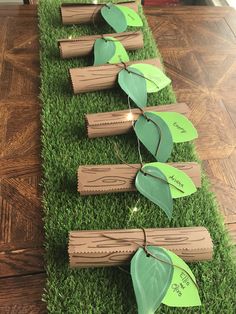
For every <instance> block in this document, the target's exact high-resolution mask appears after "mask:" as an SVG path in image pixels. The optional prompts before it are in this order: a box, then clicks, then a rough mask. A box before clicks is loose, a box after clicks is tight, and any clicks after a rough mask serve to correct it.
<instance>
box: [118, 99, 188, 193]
mask: <svg viewBox="0 0 236 314" xmlns="http://www.w3.org/2000/svg"><path fill="white" fill-rule="evenodd" d="M128 106H129V110H130V114H132V110H131V106H130V101H129V96H128ZM143 112H144V111H143ZM144 114H145V113H144ZM150 120H151V119H150ZM153 122H155V121H153ZM134 124H135V120H132V127H133V129H134V131H135V128H134ZM135 134H136V133H135ZM136 139H137V146H138V154H139V161H140V167H136V166H134V165H131V164H129V163H127V162H126V161H125V160H124V159H123V158H122V157H121V155H120V152H119V149H118V146H117V144H116V143H115V144H114V151H115V154H116V156H117V157H118V158H119V159H120V160H121V161H122V162H123V163H124V164H125V165H126V166H128V167H130V168H134V169H137V170H139V171H141V172H142V173H143V174H144V175H145V176H146V175H148V176H151V177H153V178H155V179H157V180H160V181H162V182H164V183H166V184H168V185H170V186H172V187H174V188H175V189H176V190H178V191H179V192H181V193H184V191H183V190H181V189H180V188H179V187H177V186H175V185H174V184H173V183H171V182H168V181H167V180H165V179H163V178H161V177H158V176H156V175H154V174H151V173H149V172H146V171H145V169H143V166H144V163H143V159H142V154H141V145H140V140H139V138H138V137H137V135H136ZM158 147H159V145H158Z"/></svg>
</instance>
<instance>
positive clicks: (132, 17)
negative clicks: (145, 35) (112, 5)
mask: <svg viewBox="0 0 236 314" xmlns="http://www.w3.org/2000/svg"><path fill="white" fill-rule="evenodd" d="M116 7H117V8H118V9H119V10H121V12H122V13H123V14H124V16H125V19H126V22H127V25H129V26H143V21H142V20H141V18H140V16H139V15H138V13H136V12H135V11H134V10H132V9H130V8H128V7H125V6H123V5H116Z"/></svg>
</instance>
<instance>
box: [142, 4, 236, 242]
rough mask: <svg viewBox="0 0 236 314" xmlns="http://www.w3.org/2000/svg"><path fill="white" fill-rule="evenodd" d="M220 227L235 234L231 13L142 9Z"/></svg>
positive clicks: (234, 24)
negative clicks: (184, 107) (193, 136)
mask: <svg viewBox="0 0 236 314" xmlns="http://www.w3.org/2000/svg"><path fill="white" fill-rule="evenodd" d="M144 10H145V13H146V16H147V18H148V22H149V25H150V26H151V29H152V31H153V34H154V37H155V39H156V42H157V44H158V47H159V49H160V51H161V54H162V57H163V60H164V64H165V68H166V71H167V74H168V75H169V76H170V78H171V79H172V82H173V86H174V90H175V92H176V94H177V99H178V101H179V102H181V101H183V102H186V103H187V104H188V105H189V106H190V108H191V109H192V112H191V117H190V118H191V120H192V121H193V123H194V124H195V125H196V126H197V129H198V133H199V139H198V140H197V141H196V146H197V152H198V155H199V157H200V158H201V159H202V160H203V165H204V167H205V170H206V172H207V173H208V175H209V177H210V181H211V183H212V189H213V190H214V191H215V193H216V196H217V199H218V201H219V205H220V208H221V211H222V213H223V215H224V217H225V223H226V224H227V225H230V226H229V228H228V229H229V230H230V233H231V234H232V238H233V239H234V241H235V230H236V228H235V227H236V205H235V204H236V166H235V165H236V110H235V108H236V107H235V103H236V89H235V82H236V13H235V10H234V9H232V8H229V7H225V8H219V7H178V8H154V7H150V8H144Z"/></svg>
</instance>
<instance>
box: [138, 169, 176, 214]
mask: <svg viewBox="0 0 236 314" xmlns="http://www.w3.org/2000/svg"><path fill="white" fill-rule="evenodd" d="M142 170H143V171H144V172H145V173H143V171H141V170H139V171H138V173H137V175H136V178H135V186H136V189H137V190H138V191H139V192H140V193H141V194H142V195H144V196H145V197H147V198H148V199H149V200H150V201H152V202H153V203H155V204H156V205H158V206H159V207H160V208H161V209H163V210H164V212H165V213H166V215H167V216H168V218H169V219H170V218H171V216H172V211H173V199H172V196H171V192H170V187H169V184H168V183H167V178H166V176H165V175H164V174H163V173H162V172H161V171H160V170H159V169H158V168H157V167H153V166H152V164H146V165H145V166H143V167H142Z"/></svg>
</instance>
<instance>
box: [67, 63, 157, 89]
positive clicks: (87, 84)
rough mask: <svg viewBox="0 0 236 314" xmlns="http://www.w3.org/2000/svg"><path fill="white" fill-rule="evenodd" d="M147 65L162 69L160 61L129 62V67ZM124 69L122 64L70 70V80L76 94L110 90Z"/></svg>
mask: <svg viewBox="0 0 236 314" xmlns="http://www.w3.org/2000/svg"><path fill="white" fill-rule="evenodd" d="M136 63H147V64H151V65H154V66H156V67H158V68H162V65H161V62H160V60H159V59H157V58H156V59H147V60H139V61H130V62H127V63H126V64H127V65H131V64H136ZM122 68H124V65H123V64H122V63H118V64H105V65H99V66H89V67H84V68H74V69H70V70H69V72H70V78H71V83H72V88H73V91H74V94H78V93H86V92H92V91H96V90H103V89H109V88H112V87H114V86H115V85H116V83H117V76H118V73H119V72H120V71H121V70H122Z"/></svg>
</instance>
